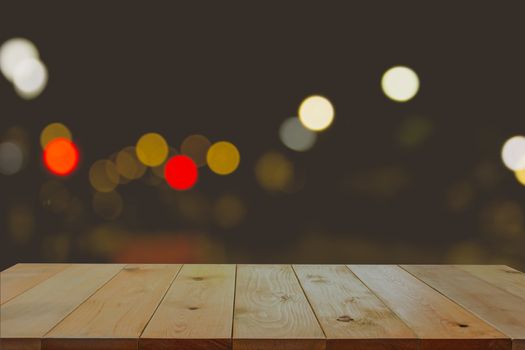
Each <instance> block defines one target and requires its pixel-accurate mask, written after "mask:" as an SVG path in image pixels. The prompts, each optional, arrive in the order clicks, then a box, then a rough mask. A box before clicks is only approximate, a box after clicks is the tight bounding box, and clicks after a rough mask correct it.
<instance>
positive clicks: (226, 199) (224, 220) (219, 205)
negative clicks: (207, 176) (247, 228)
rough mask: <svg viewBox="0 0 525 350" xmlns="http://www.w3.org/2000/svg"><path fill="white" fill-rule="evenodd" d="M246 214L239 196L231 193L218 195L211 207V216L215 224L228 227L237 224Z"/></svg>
mask: <svg viewBox="0 0 525 350" xmlns="http://www.w3.org/2000/svg"><path fill="white" fill-rule="evenodd" d="M245 215H246V208H245V206H244V203H243V202H242V200H241V198H240V197H239V196H237V195H233V194H225V195H222V196H221V197H219V199H217V201H216V202H215V206H214V208H213V217H214V220H215V223H216V224H217V226H219V227H221V228H224V229H230V228H234V227H236V226H238V225H239V224H240V223H241V222H242V221H243V219H244V217H245Z"/></svg>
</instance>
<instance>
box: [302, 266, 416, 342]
mask: <svg viewBox="0 0 525 350" xmlns="http://www.w3.org/2000/svg"><path fill="white" fill-rule="evenodd" d="M293 268H294V270H295V272H296V273H297V277H298V278H299V282H300V283H301V285H302V286H303V289H304V292H305V294H306V296H307V297H308V300H309V301H310V304H311V305H312V307H313V309H314V312H315V314H316V315H317V319H318V320H319V322H320V323H321V327H322V328H323V330H324V333H325V334H326V338H327V349H333V350H343V349H344V350H368V349H370V350H381V349H399V350H401V349H403V350H411V349H418V346H419V341H418V339H417V337H416V335H415V334H414V332H412V330H411V329H410V328H408V326H407V325H405V324H404V323H403V322H402V321H401V320H400V319H399V318H398V317H397V316H396V314H394V313H393V312H392V311H391V310H390V309H389V308H388V307H387V306H386V305H385V304H384V303H383V302H382V301H380V300H379V299H378V298H377V297H376V296H375V294H374V293H372V292H371V291H370V290H369V289H368V288H367V287H366V286H365V285H364V284H363V283H362V282H361V281H360V280H359V279H358V278H357V277H356V276H355V275H354V274H353V273H352V272H351V271H350V270H349V269H348V268H347V267H346V266H344V265H338V266H337V265H294V266H293Z"/></svg>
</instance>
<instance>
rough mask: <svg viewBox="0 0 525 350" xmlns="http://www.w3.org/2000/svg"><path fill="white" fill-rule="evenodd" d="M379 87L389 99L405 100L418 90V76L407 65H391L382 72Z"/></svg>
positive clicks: (409, 98) (412, 96)
mask: <svg viewBox="0 0 525 350" xmlns="http://www.w3.org/2000/svg"><path fill="white" fill-rule="evenodd" d="M381 88H382V89H383V92H384V93H385V95H386V96H387V97H388V98H390V99H391V100H393V101H397V102H406V101H409V100H411V99H412V98H414V96H415V95H416V94H417V92H418V91H419V77H418V76H417V74H416V73H415V72H414V71H413V70H412V69H410V68H408V67H404V66H396V67H392V68H390V69H389V70H387V71H386V72H385V73H384V74H383V77H382V79H381Z"/></svg>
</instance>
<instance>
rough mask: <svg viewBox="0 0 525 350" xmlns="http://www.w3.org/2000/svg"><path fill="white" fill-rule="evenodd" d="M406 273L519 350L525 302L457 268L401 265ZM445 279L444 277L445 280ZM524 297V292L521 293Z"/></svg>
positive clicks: (524, 337) (524, 328) (524, 334)
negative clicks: (478, 320) (508, 339)
mask: <svg viewBox="0 0 525 350" xmlns="http://www.w3.org/2000/svg"><path fill="white" fill-rule="evenodd" d="M403 268H404V269H405V270H407V271H408V272H410V273H411V274H413V275H414V276H416V277H417V278H419V279H420V280H422V281H423V282H425V283H427V284H428V285H429V286H431V287H432V288H434V289H436V290H437V291H439V292H440V293H442V294H444V295H446V296H447V297H448V298H449V299H451V300H453V301H454V302H456V303H457V304H459V305H461V306H462V307H464V308H465V309H468V310H470V312H472V313H473V314H475V315H477V316H479V317H480V318H481V319H483V320H484V321H485V322H487V323H489V324H491V325H493V326H494V327H495V328H497V329H499V330H500V331H501V332H503V333H505V334H506V335H507V336H509V337H510V338H511V339H513V342H514V348H515V349H517V348H519V347H522V345H520V344H519V343H521V342H523V341H524V340H525V300H524V299H522V298H520V297H518V296H515V295H514V294H510V293H508V292H507V291H505V290H504V288H500V287H496V286H494V285H492V284H490V283H488V282H487V281H485V280H484V279H480V278H478V277H476V276H474V275H472V274H470V273H469V272H467V271H464V270H462V269H461V268H458V267H457V266H440V265H429V266H403ZM445 276H446V278H444V277H445ZM521 295H525V291H524V292H523V293H521Z"/></svg>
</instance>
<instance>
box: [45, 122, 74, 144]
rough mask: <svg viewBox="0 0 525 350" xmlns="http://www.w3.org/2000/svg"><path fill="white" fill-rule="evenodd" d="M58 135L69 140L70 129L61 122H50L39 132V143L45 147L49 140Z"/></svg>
mask: <svg viewBox="0 0 525 350" xmlns="http://www.w3.org/2000/svg"><path fill="white" fill-rule="evenodd" d="M59 137H61V138H64V139H67V140H71V138H72V136H71V131H69V129H68V127H67V126H65V125H64V124H62V123H51V124H49V125H47V126H46V127H45V128H44V130H42V132H41V133H40V145H41V146H42V148H46V145H47V144H48V143H49V142H50V141H52V140H54V139H56V138H59Z"/></svg>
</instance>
